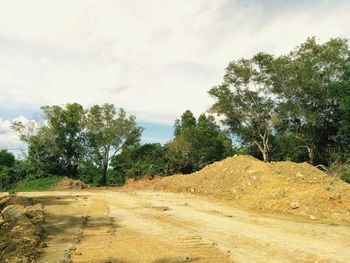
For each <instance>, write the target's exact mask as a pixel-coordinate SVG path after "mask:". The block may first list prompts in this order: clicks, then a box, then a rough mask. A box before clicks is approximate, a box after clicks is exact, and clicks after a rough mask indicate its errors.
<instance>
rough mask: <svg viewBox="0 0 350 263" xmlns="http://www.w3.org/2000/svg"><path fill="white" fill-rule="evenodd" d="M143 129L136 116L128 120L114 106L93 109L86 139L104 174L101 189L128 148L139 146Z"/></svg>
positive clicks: (129, 117) (88, 117) (94, 160)
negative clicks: (115, 159)
mask: <svg viewBox="0 0 350 263" xmlns="http://www.w3.org/2000/svg"><path fill="white" fill-rule="evenodd" d="M141 133H142V128H140V127H138V126H137V125H136V121H135V116H132V115H131V116H127V115H126V112H125V111H124V110H123V109H119V110H118V111H117V110H116V108H115V106H114V105H113V104H103V105H102V106H99V105H95V106H92V107H91V108H90V110H89V112H88V114H87V119H86V138H87V140H88V146H89V149H90V150H89V156H90V158H91V160H92V161H93V162H94V163H95V164H96V165H97V166H98V167H99V168H100V170H101V174H102V175H101V180H100V184H101V185H106V183H107V170H108V167H109V162H110V160H111V159H112V158H113V157H114V156H115V155H117V154H118V153H120V151H121V150H124V149H126V148H128V147H131V146H134V145H135V144H137V143H139V141H140V137H141Z"/></svg>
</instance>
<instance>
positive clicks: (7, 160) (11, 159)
mask: <svg viewBox="0 0 350 263" xmlns="http://www.w3.org/2000/svg"><path fill="white" fill-rule="evenodd" d="M14 164H15V156H14V155H13V154H12V153H10V152H9V151H7V150H0V166H7V167H12V166H14Z"/></svg>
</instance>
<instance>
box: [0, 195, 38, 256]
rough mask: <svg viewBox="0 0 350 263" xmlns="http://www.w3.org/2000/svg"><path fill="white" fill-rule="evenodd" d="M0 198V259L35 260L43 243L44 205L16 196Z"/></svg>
mask: <svg viewBox="0 0 350 263" xmlns="http://www.w3.org/2000/svg"><path fill="white" fill-rule="evenodd" d="M0 199H1V207H0V262H23V263H25V262H36V259H37V258H38V257H39V255H40V249H41V248H42V247H43V246H45V243H44V242H43V241H42V240H43V236H44V230H43V228H42V224H43V222H44V215H43V207H42V206H41V205H40V204H35V205H34V204H33V203H31V202H30V200H25V199H22V198H18V197H15V196H11V197H4V196H1V197H0Z"/></svg>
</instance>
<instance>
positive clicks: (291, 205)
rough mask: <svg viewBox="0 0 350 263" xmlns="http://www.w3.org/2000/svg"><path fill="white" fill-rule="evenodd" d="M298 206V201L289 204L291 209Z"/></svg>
mask: <svg viewBox="0 0 350 263" xmlns="http://www.w3.org/2000/svg"><path fill="white" fill-rule="evenodd" d="M299 207H300V205H299V203H298V202H292V203H291V204H290V208H292V209H297V208H299Z"/></svg>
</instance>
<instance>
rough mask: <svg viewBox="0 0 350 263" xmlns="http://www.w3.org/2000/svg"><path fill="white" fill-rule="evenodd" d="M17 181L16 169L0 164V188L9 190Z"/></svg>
mask: <svg viewBox="0 0 350 263" xmlns="http://www.w3.org/2000/svg"><path fill="white" fill-rule="evenodd" d="M14 182H15V176H14V171H13V169H12V168H10V167H7V166H0V190H7V189H9V188H10V187H11V185H12V184H13V183H14Z"/></svg>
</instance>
